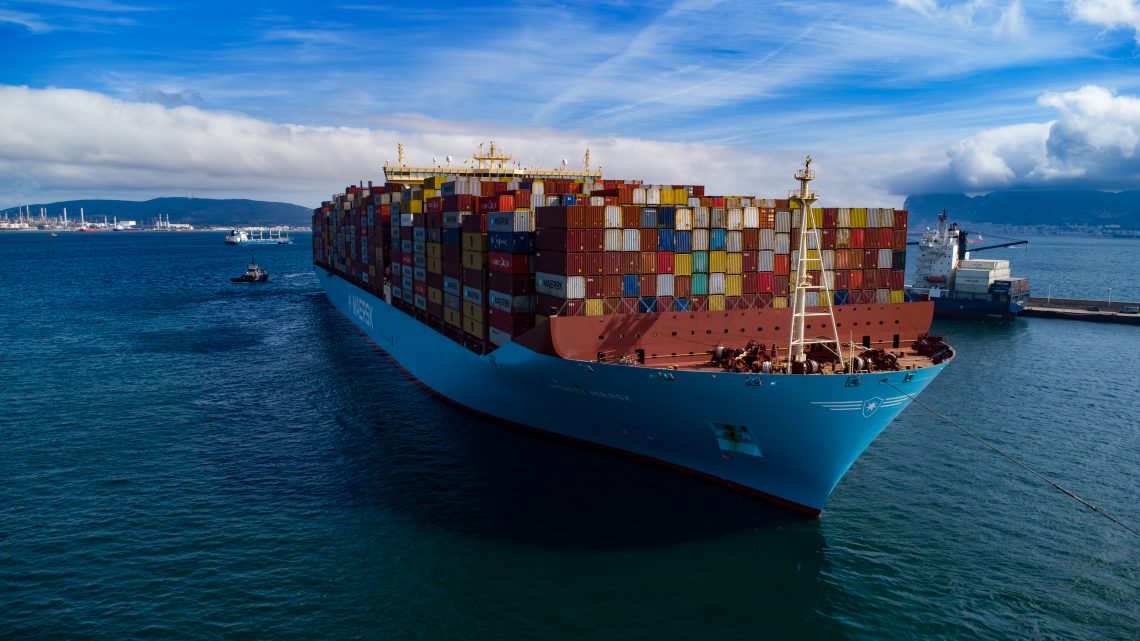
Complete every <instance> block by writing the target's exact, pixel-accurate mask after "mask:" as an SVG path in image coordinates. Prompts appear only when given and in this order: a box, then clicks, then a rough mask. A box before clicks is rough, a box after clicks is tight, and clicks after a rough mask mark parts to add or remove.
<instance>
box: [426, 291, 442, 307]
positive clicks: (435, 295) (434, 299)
mask: <svg viewBox="0 0 1140 641" xmlns="http://www.w3.org/2000/svg"><path fill="white" fill-rule="evenodd" d="M427 289H428V302H429V303H439V304H440V305H442V304H443V290H442V289H438V288H435V287H428V288H427Z"/></svg>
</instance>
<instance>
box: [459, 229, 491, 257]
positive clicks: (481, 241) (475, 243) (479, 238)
mask: <svg viewBox="0 0 1140 641" xmlns="http://www.w3.org/2000/svg"><path fill="white" fill-rule="evenodd" d="M463 250H464V251H469V252H485V251H487V234H483V233H478V234H476V233H472V232H468V233H465V234H463Z"/></svg>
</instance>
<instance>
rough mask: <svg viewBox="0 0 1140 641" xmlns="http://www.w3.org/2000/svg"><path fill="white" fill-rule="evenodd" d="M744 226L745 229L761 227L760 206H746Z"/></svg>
mask: <svg viewBox="0 0 1140 641" xmlns="http://www.w3.org/2000/svg"><path fill="white" fill-rule="evenodd" d="M744 228H745V229H759V228H760V208H759V207H745V208H744Z"/></svg>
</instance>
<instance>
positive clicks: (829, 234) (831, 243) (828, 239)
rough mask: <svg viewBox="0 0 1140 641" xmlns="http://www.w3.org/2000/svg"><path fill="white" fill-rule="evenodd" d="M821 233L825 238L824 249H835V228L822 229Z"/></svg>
mask: <svg viewBox="0 0 1140 641" xmlns="http://www.w3.org/2000/svg"><path fill="white" fill-rule="evenodd" d="M820 235H821V237H822V238H823V247H822V248H823V249H835V230H834V229H822V230H820Z"/></svg>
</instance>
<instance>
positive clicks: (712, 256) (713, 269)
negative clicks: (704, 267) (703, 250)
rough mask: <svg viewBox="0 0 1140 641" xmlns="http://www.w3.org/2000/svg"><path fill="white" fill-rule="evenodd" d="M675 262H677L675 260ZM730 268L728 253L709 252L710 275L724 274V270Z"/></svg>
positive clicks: (721, 251) (720, 251)
mask: <svg viewBox="0 0 1140 641" xmlns="http://www.w3.org/2000/svg"><path fill="white" fill-rule="evenodd" d="M674 260H676V259H675V258H674ZM727 266H728V252H726V251H723V250H717V251H714V252H709V273H710V274H723V273H724V268H725V267H727Z"/></svg>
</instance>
